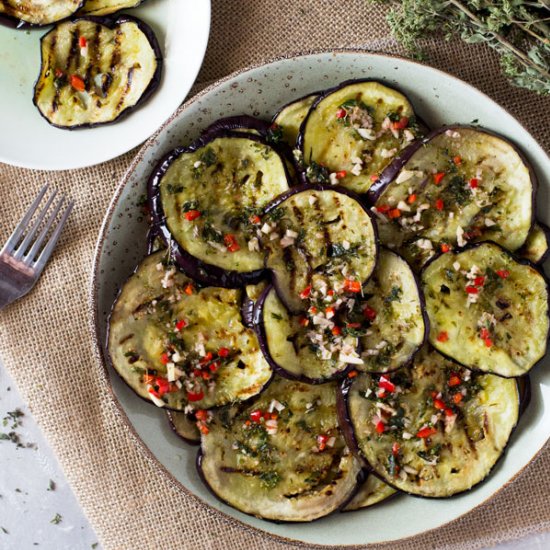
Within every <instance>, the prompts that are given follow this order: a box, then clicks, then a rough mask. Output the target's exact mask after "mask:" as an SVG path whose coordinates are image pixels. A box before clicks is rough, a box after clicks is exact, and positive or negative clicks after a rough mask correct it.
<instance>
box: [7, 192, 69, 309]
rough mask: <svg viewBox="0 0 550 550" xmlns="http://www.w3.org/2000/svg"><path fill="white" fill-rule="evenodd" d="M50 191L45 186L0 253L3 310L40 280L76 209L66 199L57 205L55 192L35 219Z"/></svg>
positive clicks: (62, 198) (63, 198) (59, 201)
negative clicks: (73, 210) (68, 220)
mask: <svg viewBox="0 0 550 550" xmlns="http://www.w3.org/2000/svg"><path fill="white" fill-rule="evenodd" d="M47 191H48V185H45V186H44V187H43V188H42V189H41V190H40V192H39V193H38V196H37V197H36V199H35V200H34V202H33V203H32V204H31V206H30V208H29V210H28V211H27V213H26V214H25V215H24V216H23V219H22V220H21V222H20V223H19V225H18V226H17V227H16V228H15V230H14V232H13V233H12V234H11V236H10V238H9V239H8V241H7V242H6V244H5V245H4V247H3V248H2V249H1V250H0V309H2V308H3V307H5V306H7V305H8V304H11V303H12V302H14V301H15V300H17V299H18V298H21V297H22V296H25V294H27V293H28V292H29V291H30V290H31V289H32V287H33V286H34V285H35V283H36V281H38V279H39V277H40V275H41V273H42V271H43V270H44V267H45V266H46V263H47V262H48V260H49V259H50V256H51V255H52V252H53V250H54V248H55V245H56V244H57V241H58V239H59V236H60V235H61V231H62V230H63V226H64V225H65V222H66V221H67V219H68V217H69V215H70V213H71V210H72V209H73V206H74V202H73V201H67V200H66V198H65V197H64V196H61V197H60V198H59V200H58V201H57V202H56V204H55V205H53V203H54V201H55V198H56V196H57V190H55V189H54V190H53V192H52V193H51V195H50V197H49V198H48V199H47V201H46V204H45V205H44V207H43V208H42V209H41V210H40V211H39V212H38V215H37V216H36V217H35V214H36V212H37V211H38V207H39V206H40V203H41V202H42V200H43V199H44V197H45V195H46V192H47ZM52 205H53V207H52ZM46 216H47V219H46ZM33 217H35V219H34V221H32V220H33ZM44 220H46V221H45V222H44ZM50 230H51V233H50ZM39 231H40V232H39ZM37 233H38V236H36V235H37ZM35 237H36V238H35ZM46 238H47V240H46Z"/></svg>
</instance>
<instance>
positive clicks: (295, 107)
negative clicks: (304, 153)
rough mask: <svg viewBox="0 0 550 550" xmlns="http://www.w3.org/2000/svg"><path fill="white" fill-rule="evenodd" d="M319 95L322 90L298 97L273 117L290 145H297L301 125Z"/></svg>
mask: <svg viewBox="0 0 550 550" xmlns="http://www.w3.org/2000/svg"><path fill="white" fill-rule="evenodd" d="M319 95H320V92H319V93H313V94H310V95H307V96H305V97H301V98H300V99H296V100H295V101H293V102H292V103H288V104H287V105H285V106H284V107H282V108H281V109H280V110H279V111H278V112H277V113H276V114H275V116H274V117H273V124H275V125H276V126H277V127H278V128H280V129H281V132H282V135H283V139H284V140H285V141H286V142H287V143H288V144H289V145H290V146H292V147H294V146H295V145H296V142H297V140H298V134H299V133H300V126H301V125H302V122H304V120H305V118H306V116H307V114H308V112H309V109H310V107H311V106H312V105H313V103H314V102H315V100H316V99H317V98H318V97H319Z"/></svg>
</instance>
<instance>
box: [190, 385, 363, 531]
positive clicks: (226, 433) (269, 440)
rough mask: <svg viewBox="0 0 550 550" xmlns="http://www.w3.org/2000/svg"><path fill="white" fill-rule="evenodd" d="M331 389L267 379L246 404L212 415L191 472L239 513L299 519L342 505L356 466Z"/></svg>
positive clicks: (358, 471) (315, 516)
mask: <svg viewBox="0 0 550 550" xmlns="http://www.w3.org/2000/svg"><path fill="white" fill-rule="evenodd" d="M335 401H336V386H335V384H334V383H329V384H323V385H320V386H311V385H305V384H302V383H300V382H296V381H289V380H285V379H283V378H279V377H275V379H274V380H273V382H272V383H271V384H270V386H269V387H268V388H267V390H266V391H265V392H264V393H263V394H261V395H260V396H258V398H257V399H254V400H253V401H252V402H251V403H248V404H242V405H237V406H234V407H225V408H223V409H219V410H216V411H213V412H212V416H211V419H210V420H209V422H208V433H207V434H203V435H202V437H201V453H200V454H199V457H198V461H197V464H198V469H199V473H200V475H201V476H202V478H203V479H204V481H205V482H206V484H207V485H208V486H209V487H210V489H211V490H212V492H213V493H214V494H215V495H216V496H217V497H218V498H220V499H221V500H223V501H224V502H226V503H227V504H229V505H230V506H233V507H234V508H237V509H238V510H240V511H241V512H244V513H246V514H252V515H255V516H257V517H261V518H265V519H270V520H276V521H293V522H303V521H312V520H314V519H318V518H320V517H323V516H326V515H327V514H330V513H331V512H333V511H335V510H337V509H339V508H340V507H341V506H343V505H344V504H345V503H346V502H347V501H348V500H349V498H350V497H351V496H352V495H353V492H354V491H355V490H356V488H357V484H358V480H359V479H360V478H361V465H360V463H359V461H358V460H357V459H356V458H355V457H354V456H353V455H352V454H351V453H350V452H349V450H348V448H347V447H346V444H345V441H344V438H343V436H342V433H341V430H340V428H339V425H338V419H337V416H336V405H335Z"/></svg>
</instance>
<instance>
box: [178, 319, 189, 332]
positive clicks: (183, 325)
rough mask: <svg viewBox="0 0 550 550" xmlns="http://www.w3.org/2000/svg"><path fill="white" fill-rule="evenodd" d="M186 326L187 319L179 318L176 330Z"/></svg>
mask: <svg viewBox="0 0 550 550" xmlns="http://www.w3.org/2000/svg"><path fill="white" fill-rule="evenodd" d="M186 326H187V321H186V320H185V319H180V320H179V321H178V322H177V323H176V330H181V329H182V328H185V327H186Z"/></svg>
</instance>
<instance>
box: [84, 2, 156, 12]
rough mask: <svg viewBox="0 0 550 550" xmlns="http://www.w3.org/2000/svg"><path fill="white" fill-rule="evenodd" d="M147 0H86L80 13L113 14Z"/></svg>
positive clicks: (135, 6)
mask: <svg viewBox="0 0 550 550" xmlns="http://www.w3.org/2000/svg"><path fill="white" fill-rule="evenodd" d="M144 1H145V0H86V1H85V2H84V5H83V6H82V8H80V10H79V12H78V15H111V14H113V13H117V12H119V11H121V10H129V9H131V8H137V7H138V6H139V5H140V4H143V2H144Z"/></svg>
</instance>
